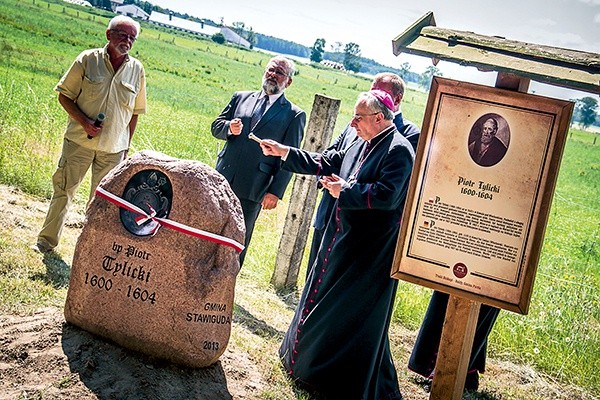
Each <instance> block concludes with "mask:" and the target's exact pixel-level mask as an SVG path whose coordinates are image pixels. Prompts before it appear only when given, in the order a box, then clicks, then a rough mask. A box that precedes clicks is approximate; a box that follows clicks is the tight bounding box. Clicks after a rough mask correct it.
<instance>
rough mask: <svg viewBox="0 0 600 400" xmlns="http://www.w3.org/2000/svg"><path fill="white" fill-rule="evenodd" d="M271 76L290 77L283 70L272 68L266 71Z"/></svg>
mask: <svg viewBox="0 0 600 400" xmlns="http://www.w3.org/2000/svg"><path fill="white" fill-rule="evenodd" d="M265 72H268V73H269V74H275V75H277V76H288V74H287V72H285V71H284V70H283V69H282V68H276V67H270V68H267V69H266V70H265Z"/></svg>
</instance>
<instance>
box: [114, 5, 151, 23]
mask: <svg viewBox="0 0 600 400" xmlns="http://www.w3.org/2000/svg"><path fill="white" fill-rule="evenodd" d="M115 12H116V13H117V14H122V15H126V16H128V17H131V18H137V19H143V20H144V21H147V20H148V18H149V17H150V14H148V13H147V12H146V11H144V10H142V9H141V8H139V7H138V6H135V5H133V4H126V5H124V6H118V7H117V8H116V9H115Z"/></svg>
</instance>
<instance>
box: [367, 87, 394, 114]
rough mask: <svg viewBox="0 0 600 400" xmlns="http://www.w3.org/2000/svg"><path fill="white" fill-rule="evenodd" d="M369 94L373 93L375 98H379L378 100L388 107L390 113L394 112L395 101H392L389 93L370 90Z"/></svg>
mask: <svg viewBox="0 0 600 400" xmlns="http://www.w3.org/2000/svg"><path fill="white" fill-rule="evenodd" d="M369 93H371V94H372V95H373V96H375V97H376V98H377V100H379V101H380V102H382V103H383V105H384V106H386V107H387V108H388V109H389V110H390V111H392V112H394V100H393V99H392V96H390V94H389V93H388V92H385V91H383V90H380V89H372V90H369Z"/></svg>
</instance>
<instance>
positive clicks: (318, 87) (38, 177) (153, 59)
mask: <svg viewBox="0 0 600 400" xmlns="http://www.w3.org/2000/svg"><path fill="white" fill-rule="evenodd" d="M91 12H93V14H92V13H91ZM110 16H111V15H109V14H107V13H103V12H101V11H98V10H90V9H88V8H83V7H77V6H72V5H68V4H66V3H62V2H50V3H47V2H44V1H39V0H36V1H33V0H28V1H22V0H0V183H2V184H6V185H11V186H15V187H18V188H20V189H21V190H22V191H24V192H26V193H28V194H31V195H34V196H38V197H40V198H48V197H49V196H50V195H51V183H50V177H51V174H52V172H53V170H54V168H55V165H56V161H57V159H58V155H59V152H60V147H61V143H62V133H63V130H64V127H65V125H66V114H65V112H64V111H63V110H62V108H61V107H60V105H59V104H58V102H57V99H56V98H57V96H56V93H55V92H54V91H53V87H54V85H55V84H56V82H57V81H58V79H59V78H60V76H61V75H62V74H63V73H64V71H65V70H66V69H67V68H68V67H69V65H70V63H71V62H72V61H73V59H74V58H75V57H76V56H77V54H79V52H80V51H82V50H83V49H87V48H91V47H100V46H102V45H103V44H104V43H105V37H104V30H105V27H106V25H107V22H108V19H109V18H110ZM132 54H133V55H134V56H136V57H137V58H139V59H140V60H141V61H142V62H143V63H144V65H145V68H146V74H147V81H148V104H149V107H148V114H147V115H143V116H141V117H140V120H139V124H138V129H137V131H136V135H135V137H134V140H133V146H132V147H133V150H134V151H135V150H141V149H153V150H157V151H160V152H163V153H166V154H168V155H171V156H174V157H178V158H183V159H193V160H198V161H201V162H204V163H206V164H209V165H214V163H215V160H216V154H217V152H218V147H219V146H221V145H222V143H220V142H219V141H217V140H215V139H214V138H213V137H212V136H211V135H210V123H211V122H212V120H213V119H214V118H215V116H216V115H218V113H219V112H220V111H221V109H222V107H224V106H225V105H226V104H227V102H228V101H229V98H230V97H231V95H232V94H233V92H235V91H236V90H252V89H258V88H259V84H260V79H261V75H262V70H263V67H264V65H265V64H266V62H267V60H268V59H269V57H270V56H269V55H266V54H263V53H260V52H256V51H248V50H242V49H238V48H234V47H230V46H223V45H218V44H216V43H213V42H211V41H209V40H199V39H197V38H193V37H191V36H188V35H185V34H174V33H171V32H169V31H167V30H165V29H161V28H156V27H153V26H151V25H146V24H144V25H143V26H142V33H141V35H140V39H139V40H138V41H137V42H136V44H135V46H134V48H133V51H132ZM298 71H299V73H298V75H297V76H296V77H295V78H294V83H293V84H292V86H291V87H290V88H289V89H288V91H287V92H286V95H287V96H288V98H290V99H291V101H293V102H295V103H296V104H298V105H299V106H300V107H302V108H303V109H304V110H307V111H309V110H310V109H311V108H312V102H313V99H314V94H315V93H320V94H323V95H326V96H330V97H334V98H338V99H341V109H340V113H339V116H338V119H337V124H336V130H335V132H336V133H337V132H340V131H341V129H342V128H343V126H344V125H345V123H346V122H347V121H348V120H349V119H350V117H351V115H352V107H353V105H354V101H355V99H356V95H357V93H358V92H359V91H363V90H367V89H368V88H369V85H370V80H368V79H366V78H361V77H358V76H354V75H350V74H344V73H340V72H337V71H333V70H324V69H320V68H314V67H311V66H310V65H299V66H298ZM425 101H426V94H425V93H422V92H418V91H414V90H409V91H408V92H407V94H406V95H405V99H404V102H403V112H404V115H405V117H407V118H408V119H410V120H412V121H414V122H415V123H417V124H418V125H420V124H421V122H422V118H423V111H424V105H425ZM594 138H595V136H594V134H591V133H589V132H584V131H579V130H573V131H572V132H571V133H570V135H569V139H568V141H567V145H566V148H565V152H564V155H563V159H562V164H561V168H560V174H559V178H558V183H557V187H556V193H555V196H554V199H553V203H552V209H551V212H550V219H549V222H548V226H547V229H546V235H545V242H544V246H543V251H542V255H541V258H540V262H539V267H538V273H537V277H536V282H535V288H534V292H533V298H532V300H531V307H530V312H529V315H527V316H522V315H517V314H513V313H510V312H501V314H500V317H499V320H498V322H497V324H496V326H495V328H494V330H493V332H492V335H491V337H490V348H489V353H490V355H492V356H493V357H495V358H497V359H505V360H511V361H514V362H518V363H523V364H527V365H531V366H533V367H534V368H536V369H537V370H539V371H541V372H543V373H544V374H546V375H548V376H549V377H551V378H552V379H554V380H557V381H561V382H570V383H574V384H577V385H580V386H582V387H584V388H586V390H589V391H590V393H592V394H595V395H597V396H600V378H599V377H598V374H597V371H598V370H599V369H600V351H599V349H600V324H599V321H600V304H599V297H600V295H599V293H600V270H599V266H600V144H595V143H594ZM88 191H89V182H88V181H86V182H85V183H84V185H83V186H82V188H81V189H80V190H79V193H78V197H77V200H76V207H80V208H81V207H83V204H84V203H85V200H86V199H87V195H88ZM286 196H289V191H288V194H287V195H286ZM286 201H288V199H287V198H284V204H283V206H282V207H278V209H277V210H276V211H274V212H269V213H263V214H262V215H261V217H260V219H259V221H258V226H257V231H256V233H255V235H254V238H253V245H252V246H251V248H250V250H249V253H248V256H247V259H246V263H245V265H244V269H243V271H242V274H243V275H244V277H246V278H248V279H250V280H252V281H253V282H255V284H256V285H257V286H258V287H259V288H260V287H263V288H268V287H269V281H270V278H271V273H272V271H273V264H274V261H275V257H274V254H275V253H276V251H277V246H278V242H279V238H280V236H281V231H282V229H283V222H284V219H285V211H286ZM10 241H11V238H9V237H1V238H0V293H2V295H1V296H0V310H1V311H5V312H6V311H10V312H21V311H23V310H28V309H33V308H35V307H39V306H43V305H47V304H55V305H56V304H59V303H60V302H61V299H62V298H63V297H62V296H63V295H64V293H62V292H61V290H63V291H64V288H56V287H53V286H52V285H50V284H47V283H44V282H41V281H39V280H35V279H26V278H25V277H26V276H27V274H28V272H27V268H24V270H23V271H22V273H21V274H14V273H9V272H8V271H9V268H8V266H11V268H12V267H13V266H14V265H15V263H16V260H12V259H11V260H9V259H7V258H6V257H7V256H6V254H7V252H6V251H2V250H3V249H6V248H8V247H10ZM22 262H25V263H27V262H28V259H25V260H24V261H22ZM304 268H305V266H303V269H304ZM300 276H304V271H301V273H300ZM301 285H302V282H300V286H301ZM32 288H34V290H32ZM32 292H35V293H36V294H37V295H36V296H34V297H32V296H25V295H24V293H32ZM430 293H431V291H430V290H429V289H425V288H420V287H417V286H415V285H411V284H408V283H404V282H400V289H399V292H398V296H397V302H396V309H395V314H394V323H395V324H402V325H404V326H406V327H407V328H409V329H417V328H418V326H419V324H420V322H421V318H422V316H423V313H424V311H425V308H426V305H427V302H428V299H429V295H430Z"/></svg>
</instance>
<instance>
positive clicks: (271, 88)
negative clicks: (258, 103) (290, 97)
mask: <svg viewBox="0 0 600 400" xmlns="http://www.w3.org/2000/svg"><path fill="white" fill-rule="evenodd" d="M262 88H263V90H264V91H265V93H266V94H268V95H272V94H278V93H280V92H282V91H283V89H285V86H284V85H283V84H281V85H279V84H278V83H277V81H275V80H271V81H269V80H268V79H266V78H263V84H262Z"/></svg>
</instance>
